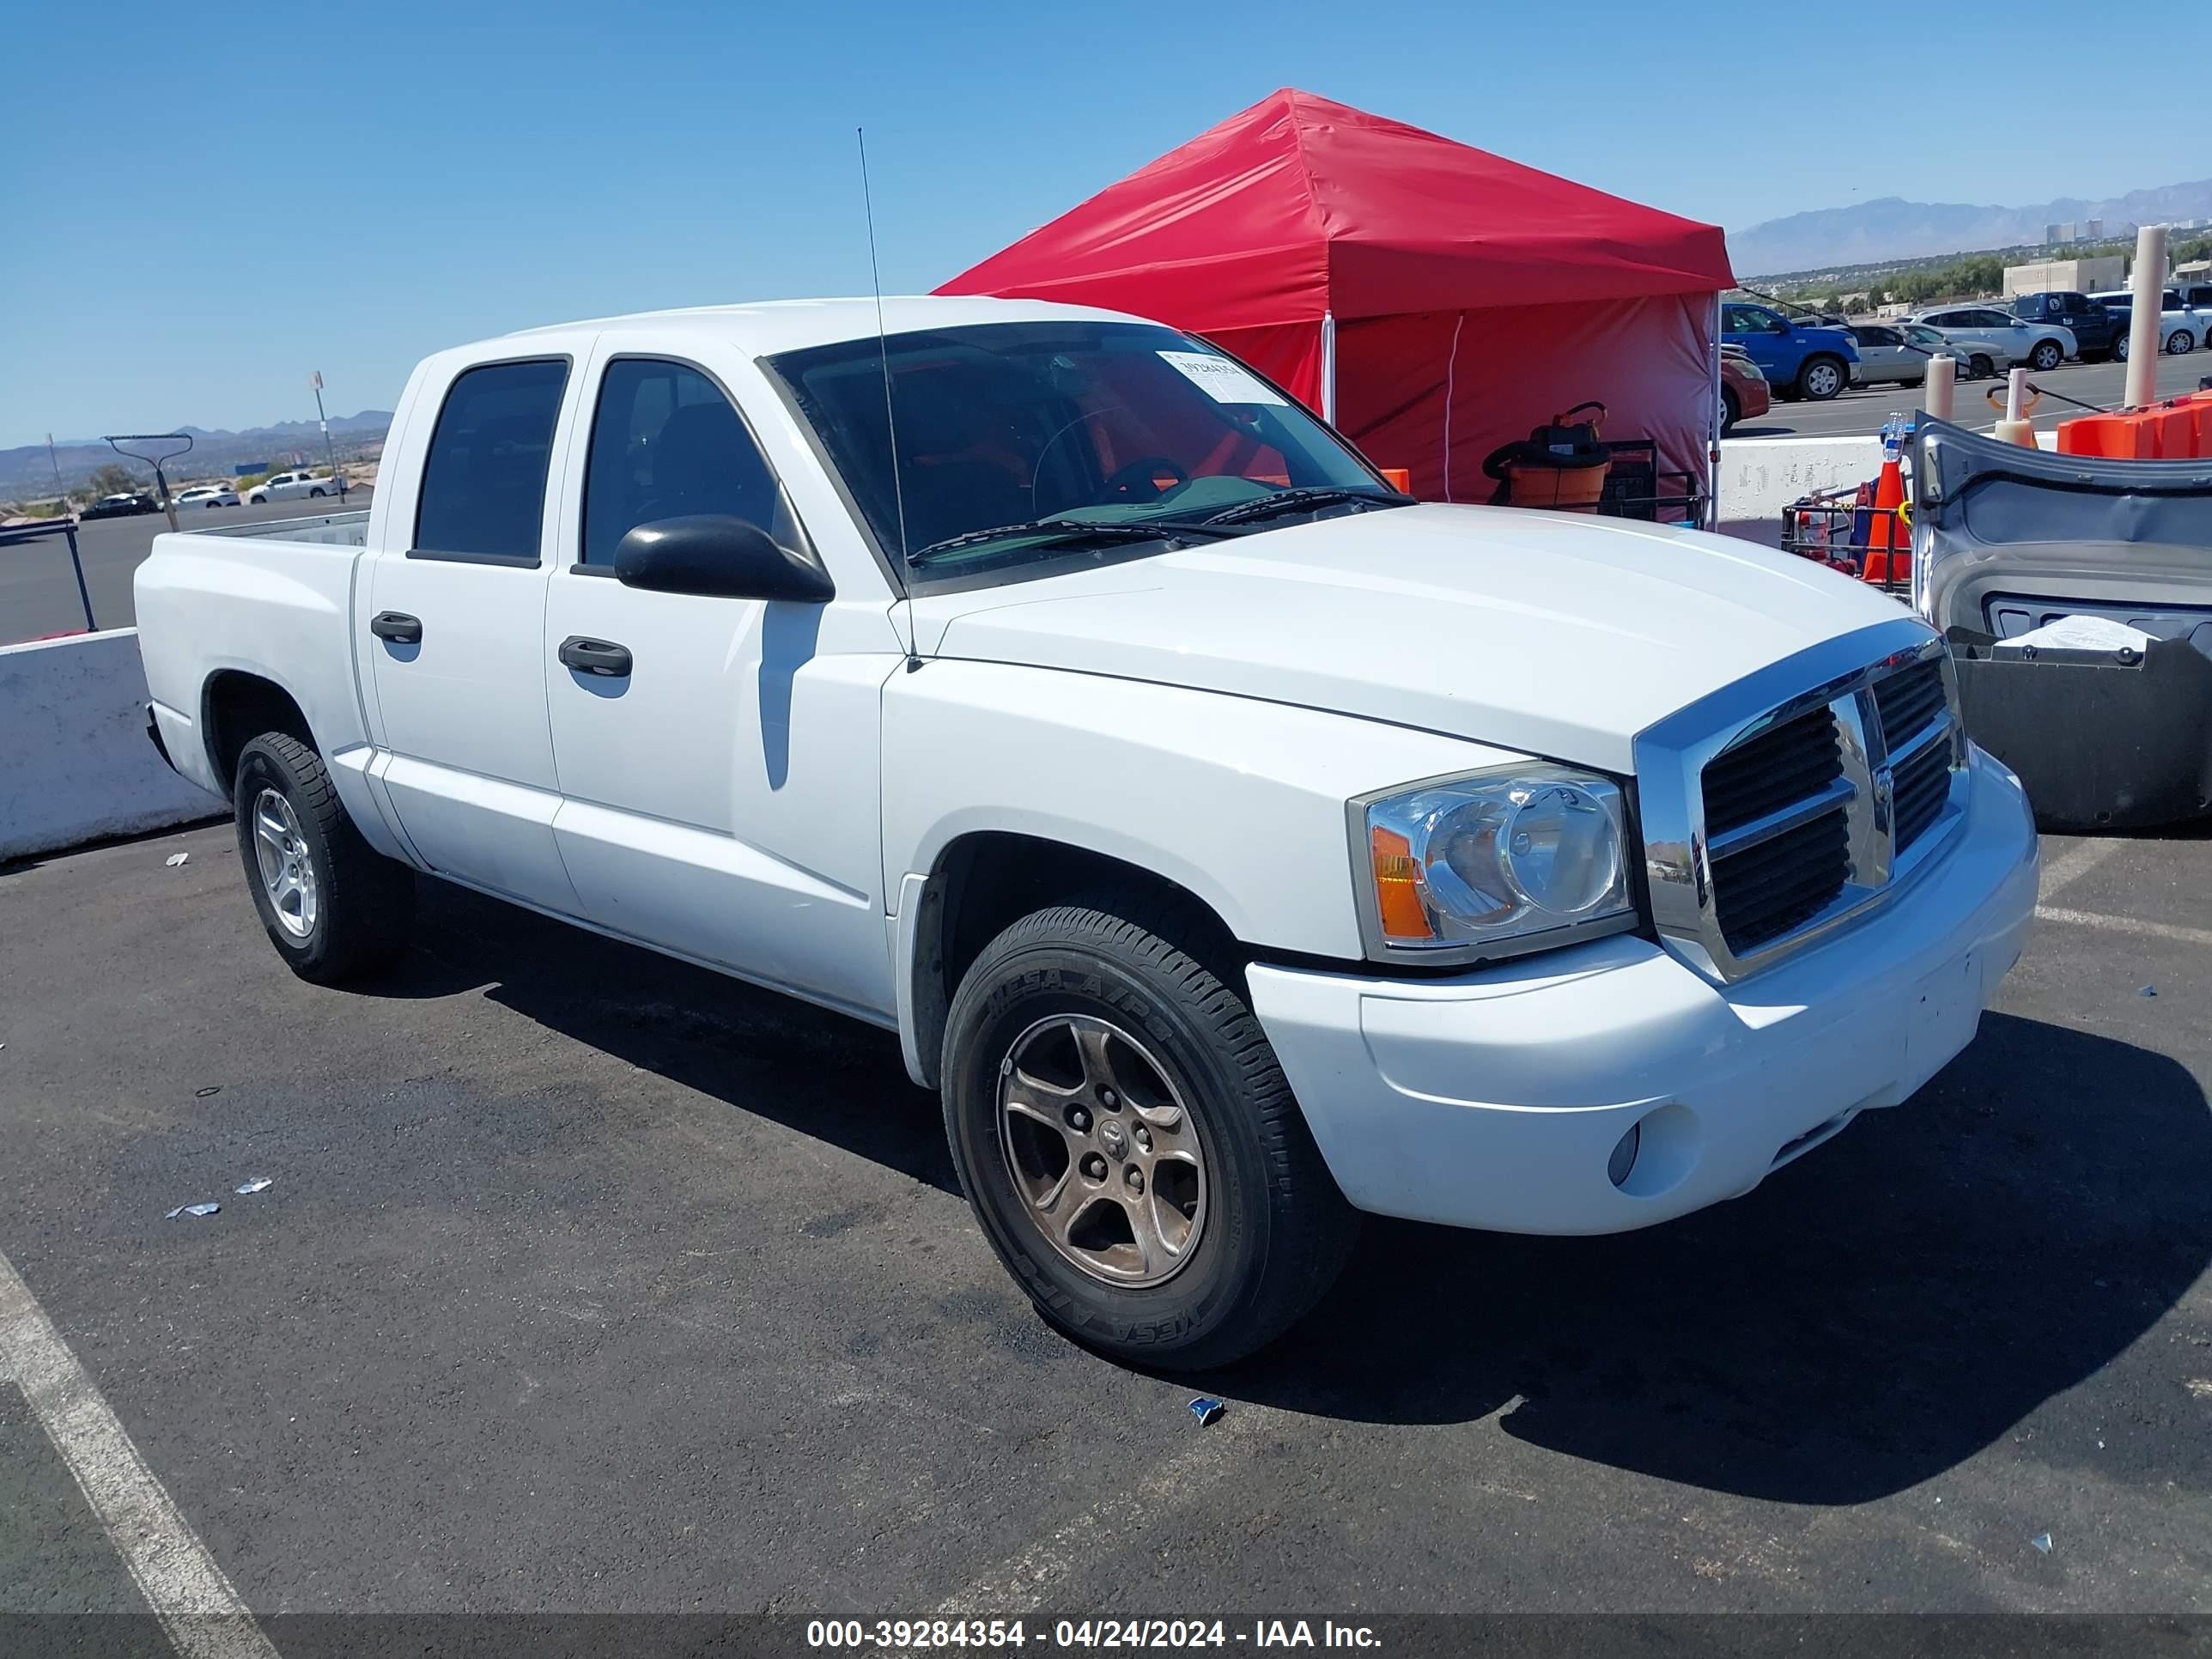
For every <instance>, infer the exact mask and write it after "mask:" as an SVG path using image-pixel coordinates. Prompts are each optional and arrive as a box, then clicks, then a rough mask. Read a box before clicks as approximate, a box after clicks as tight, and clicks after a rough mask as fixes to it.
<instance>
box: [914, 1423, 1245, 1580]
mask: <svg viewBox="0 0 2212 1659" xmlns="http://www.w3.org/2000/svg"><path fill="white" fill-rule="evenodd" d="M1273 1415H1274V1413H1271V1412H1269V1411H1267V1410H1266V1409H1265V1408H1264V1407H1258V1406H1244V1405H1232V1406H1231V1407H1230V1408H1229V1414H1228V1416H1227V1417H1226V1418H1225V1419H1224V1420H1223V1422H1222V1423H1221V1425H1219V1426H1218V1427H1216V1428H1199V1429H1196V1430H1194V1432H1195V1434H1196V1435H1197V1439H1196V1441H1195V1443H1194V1444H1193V1445H1192V1446H1191V1447H1190V1448H1189V1449H1188V1450H1187V1451H1184V1452H1182V1453H1181V1454H1179V1455H1176V1456H1174V1457H1171V1458H1170V1459H1169V1460H1168V1461H1167V1462H1164V1463H1163V1464H1161V1465H1159V1467H1158V1468H1155V1469H1154V1470H1153V1471H1152V1474H1149V1475H1147V1476H1146V1478H1145V1479H1144V1480H1139V1481H1137V1482H1135V1483H1134V1484H1133V1485H1131V1486H1125V1487H1122V1488H1121V1490H1119V1491H1117V1492H1114V1493H1113V1494H1112V1495H1111V1496H1109V1497H1107V1498H1102V1499H1101V1500H1100V1501H1099V1502H1097V1504H1092V1505H1091V1507H1090V1508H1089V1509H1087V1510H1084V1511H1083V1513H1082V1514H1080V1515H1079V1516H1076V1517H1075V1519H1073V1521H1070V1522H1068V1523H1067V1524H1066V1526H1064V1527H1062V1528H1060V1529H1059V1530H1058V1531H1057V1532H1054V1533H1053V1534H1051V1535H1050V1536H1048V1537H1047V1538H1043V1539H1041V1540H1039V1541H1037V1542H1036V1543H1034V1544H1032V1545H1030V1547H1029V1548H1027V1549H1025V1550H1024V1551H1023V1552H1022V1553H1020V1554H1018V1555H1016V1556H1014V1557H1012V1559H1009V1560H1006V1561H1002V1562H1000V1564H999V1565H997V1566H996V1567H994V1568H993V1569H992V1570H991V1571H988V1572H987V1573H985V1574H984V1575H983V1576H982V1577H979V1578H977V1579H976V1580H975V1582H974V1583H971V1584H969V1586H968V1587H967V1588H966V1589H963V1590H960V1591H957V1592H956V1593H955V1594H954V1595H951V1596H948V1597H947V1598H946V1599H945V1601H943V1602H941V1603H939V1606H938V1607H937V1610H936V1611H935V1612H934V1613H932V1614H931V1615H930V1617H932V1618H933V1619H948V1620H949V1619H973V1618H978V1617H982V1618H993V1619H997V1618H1007V1617H1011V1616H1012V1615H1013V1614H1016V1613H1030V1612H1034V1611H1035V1610H1036V1608H1038V1607H1042V1605H1043V1604H1044V1602H1045V1601H1046V1600H1047V1599H1048V1597H1049V1596H1050V1595H1052V1594H1053V1592H1054V1590H1056V1589H1059V1587H1060V1585H1061V1583H1064V1582H1065V1581H1066V1578H1067V1577H1068V1575H1069V1573H1070V1572H1071V1571H1073V1569H1074V1567H1075V1566H1076V1565H1077V1564H1078V1563H1088V1562H1090V1561H1091V1559H1093V1557H1094V1556H1095V1554H1096V1551H1097V1542H1098V1541H1099V1540H1100V1539H1102V1538H1126V1537H1127V1536H1129V1535H1131V1534H1136V1533H1141V1532H1145V1531H1146V1530H1149V1529H1150V1528H1152V1526H1154V1525H1155V1524H1157V1523H1158V1522H1159V1521H1160V1520H1161V1519H1163V1518H1164V1517H1165V1516H1170V1515H1173V1514H1175V1513H1176V1512H1177V1511H1179V1510H1183V1509H1186V1508H1188V1506H1189V1505H1190V1504H1193V1503H1194V1502H1196V1501H1197V1500H1198V1499H1199V1498H1200V1497H1202V1496H1204V1495H1205V1492H1206V1490H1207V1489H1208V1488H1209V1487H1211V1486H1213V1485H1214V1483H1215V1482H1217V1481H1218V1480H1220V1479H1221V1478H1222V1477H1223V1476H1224V1475H1225V1474H1228V1473H1229V1472H1230V1469H1231V1463H1232V1462H1233V1461H1234V1460H1235V1459H1237V1457H1238V1456H1239V1455H1241V1454H1243V1453H1246V1452H1249V1451H1251V1450H1252V1449H1255V1447H1256V1446H1257V1445H1258V1444H1259V1443H1261V1441H1262V1440H1264V1439H1265V1438H1266V1437H1267V1434H1268V1433H1269V1431H1270V1430H1271V1429H1273V1428H1277V1427H1279V1421H1278V1422H1277V1423H1275V1424H1271V1423H1270V1422H1269V1421H1268V1419H1270V1418H1271V1417H1273Z"/></svg>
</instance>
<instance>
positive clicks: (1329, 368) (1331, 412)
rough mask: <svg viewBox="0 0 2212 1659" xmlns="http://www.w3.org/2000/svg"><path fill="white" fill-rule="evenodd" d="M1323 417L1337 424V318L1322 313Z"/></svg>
mask: <svg viewBox="0 0 2212 1659" xmlns="http://www.w3.org/2000/svg"><path fill="white" fill-rule="evenodd" d="M1321 417H1322V419H1323V420H1324V421H1327V422H1328V423H1329V424H1330V425H1331V426H1334V425H1335V424H1336V318H1335V316H1334V314H1333V313H1329V312H1326V311H1324V312H1322V314H1321Z"/></svg>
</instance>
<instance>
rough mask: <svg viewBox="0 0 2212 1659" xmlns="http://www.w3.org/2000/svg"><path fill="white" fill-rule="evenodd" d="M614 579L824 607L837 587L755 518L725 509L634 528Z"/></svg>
mask: <svg viewBox="0 0 2212 1659" xmlns="http://www.w3.org/2000/svg"><path fill="white" fill-rule="evenodd" d="M615 580H617V581H618V582H620V583H622V585H623V586H625V587H641V588H644V589H647V591H648V592H655V593H691V594H696V595H698V596H699V597H701V598H703V599H792V600H795V601H797V602H798V603H799V604H801V605H820V604H823V602H824V601H826V600H828V599H831V598H833V597H834V596H835V595H836V591H837V590H836V586H834V585H833V584H832V583H831V582H830V580H829V572H828V571H826V570H824V569H823V568H822V567H821V566H820V565H818V564H817V563H815V562H814V561H813V560H811V559H810V558H808V557H807V556H805V555H804V554H801V553H794V552H793V551H792V550H790V549H789V548H787V547H783V546H780V545H779V544H777V542H776V540H775V538H774V537H773V536H770V535H769V533H768V532H767V531H765V530H763V529H762V528H761V527H760V526H758V525H757V524H755V523H753V522H752V521H751V520H749V519H739V518H733V517H732V516H731V515H730V514H728V513H694V514H692V515H690V516H689V517H685V518H680V519H658V520H654V521H653V522H652V523H651V524H641V525H637V526H633V527H632V528H631V530H630V532H629V534H628V535H626V536H624V537H623V538H622V541H621V543H620V544H618V545H617V547H616V549H615Z"/></svg>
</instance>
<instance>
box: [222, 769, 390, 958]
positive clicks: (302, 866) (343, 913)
mask: <svg viewBox="0 0 2212 1659" xmlns="http://www.w3.org/2000/svg"><path fill="white" fill-rule="evenodd" d="M231 800H232V804H233V816H234V817H235V819H236V821H237V824H238V855H239V859H240V861H241V862H242V863H243V864H244V865H245V866H246V889H247V890H248V891H250V892H251V893H252V895H253V908H255V909H256V910H258V911H259V912H260V913H261V925H262V926H263V927H264V928H266V929H267V930H268V933H269V942H270V944H272V945H275V946H276V954H277V955H278V956H280V957H283V958H284V963H285V965H286V966H287V967H289V968H290V969H291V970H292V971H293V972H294V973H295V974H297V975H299V976H300V977H301V979H304V980H311V981H314V982H315V983H316V984H318V985H328V984H333V983H335V982H337V981H339V980H343V979H349V978H351V977H353V976H355V975H359V974H364V973H368V972H369V971H371V970H373V969H377V968H380V967H383V966H384V965H385V964H386V963H389V962H391V961H392V959H393V958H394V957H398V955H399V954H400V952H402V951H404V950H405V949H406V948H407V936H408V924H409V921H410V919H411V918H412V915H413V913H414V906H415V877H414V872H412V871H410V870H409V869H408V868H407V866H404V865H403V864H396V863H394V862H393V861H392V860H390V859H387V858H386V857H385V856H384V855H383V854H380V853H378V852H377V851H376V850H375V849H374V848H371V847H370V846H369V844H368V842H365V841H363V840H362V837H361V831H360V830H358V829H356V828H355V827H354V823H353V820H352V819H351V818H349V817H347V816H346V810H345V807H344V806H343V805H342V804H341V803H340V801H339V800H338V797H337V789H336V788H335V787H333V786H332V784H331V778H330V774H329V772H328V771H327V770H326V769H325V768H324V765H323V759H322V757H321V756H319V755H318V754H317V753H316V752H315V751H314V750H313V749H310V748H309V747H308V746H307V744H304V743H301V741H300V740H299V739H298V738H293V737H289V736H287V735H286V734H285V733H283V732H263V733H262V734H261V735H260V736H259V737H258V738H254V739H253V740H252V742H251V743H249V744H246V747H245V749H244V750H241V751H240V754H239V757H238V772H237V775H236V780H235V783H234V787H233V789H232V792H231Z"/></svg>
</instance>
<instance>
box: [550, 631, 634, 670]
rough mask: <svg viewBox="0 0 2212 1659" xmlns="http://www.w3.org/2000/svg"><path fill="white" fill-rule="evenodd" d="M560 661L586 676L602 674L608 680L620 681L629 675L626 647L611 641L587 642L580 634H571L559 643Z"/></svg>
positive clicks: (627, 650) (627, 648)
mask: <svg viewBox="0 0 2212 1659" xmlns="http://www.w3.org/2000/svg"><path fill="white" fill-rule="evenodd" d="M561 660H562V662H564V663H566V664H568V666H569V667H571V668H575V669H580V670H582V671H584V672H585V673H586V674H602V675H605V676H606V677H607V678H610V679H622V678H626V677H627V676H628V675H629V647H628V646H626V645H617V644H615V643H614V642H613V641H611V640H587V639H586V638H585V637H584V636H583V635H580V634H571V635H568V638H567V639H565V640H563V641H561Z"/></svg>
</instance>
